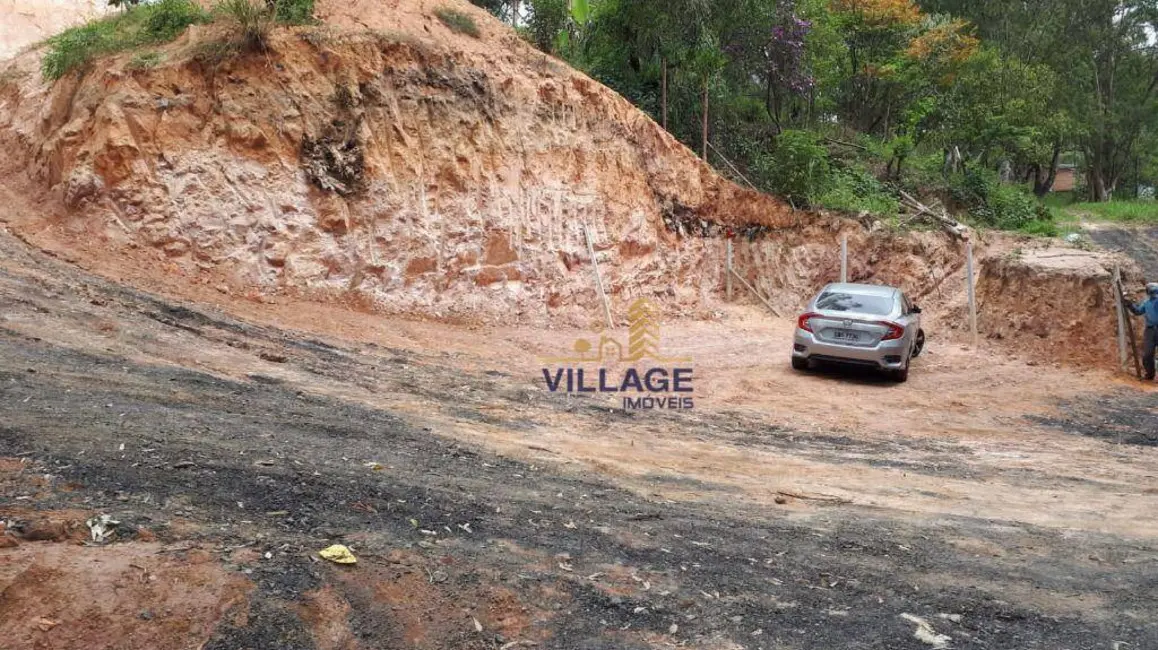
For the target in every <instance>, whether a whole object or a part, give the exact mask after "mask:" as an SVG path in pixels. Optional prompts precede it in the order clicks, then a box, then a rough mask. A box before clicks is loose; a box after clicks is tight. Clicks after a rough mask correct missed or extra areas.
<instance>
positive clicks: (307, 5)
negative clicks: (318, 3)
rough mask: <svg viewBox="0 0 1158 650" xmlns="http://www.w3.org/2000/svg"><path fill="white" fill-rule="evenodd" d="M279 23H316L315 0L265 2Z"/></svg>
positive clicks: (268, 0) (266, 0) (275, 0)
mask: <svg viewBox="0 0 1158 650" xmlns="http://www.w3.org/2000/svg"><path fill="white" fill-rule="evenodd" d="M265 3H266V5H267V6H268V7H269V8H270V10H271V11H273V15H274V17H275V18H276V19H277V22H279V23H282V24H283V25H308V24H310V23H312V22H314V0H265Z"/></svg>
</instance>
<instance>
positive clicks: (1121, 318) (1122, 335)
mask: <svg viewBox="0 0 1158 650" xmlns="http://www.w3.org/2000/svg"><path fill="white" fill-rule="evenodd" d="M1120 286H1122V269H1121V268H1119V267H1117V266H1115V267H1114V276H1113V278H1112V281H1111V286H1110V292H1111V293H1118V287H1120ZM1114 307H1115V308H1116V309H1115V310H1114V311H1115V312H1116V315H1117V317H1118V368H1119V369H1125V368H1126V362H1127V361H1128V358H1127V357H1128V356H1129V352H1127V351H1126V308H1125V307H1123V306H1122V300H1121V297H1120V294H1119V298H1118V299H1117V300H1115V301H1114Z"/></svg>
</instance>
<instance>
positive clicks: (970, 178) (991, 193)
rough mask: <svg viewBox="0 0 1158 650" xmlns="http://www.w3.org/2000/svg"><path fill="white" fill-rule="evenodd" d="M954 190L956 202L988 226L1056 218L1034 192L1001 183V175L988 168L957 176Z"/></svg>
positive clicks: (1016, 226) (1014, 225)
mask: <svg viewBox="0 0 1158 650" xmlns="http://www.w3.org/2000/svg"><path fill="white" fill-rule="evenodd" d="M950 191H951V194H952V198H953V200H954V201H956V202H958V203H960V204H961V205H964V206H965V207H966V208H968V210H969V215H970V216H971V217H972V218H973V219H975V220H976V221H977V222H978V223H981V224H983V225H986V226H990V227H994V228H1002V229H1007V230H1018V229H1021V228H1024V227H1026V226H1027V225H1028V224H1030V223H1032V222H1034V221H1047V222H1048V221H1053V215H1052V214H1051V213H1050V211H1049V209H1048V208H1046V207H1045V206H1043V205H1042V204H1041V203H1039V202H1038V201H1037V200H1036V199H1035V198H1034V197H1033V195H1031V194H1030V193H1029V192H1027V191H1026V190H1024V189H1022V188H1020V187H1018V186H1016V185H1009V184H1005V183H1001V182H999V181H998V179H997V175H996V174H995V173H992V172H989V171H987V170H970V171H968V172H966V173H965V174H961V175H959V176H957V177H955V178H954V179H953V180H952V182H951V183H950Z"/></svg>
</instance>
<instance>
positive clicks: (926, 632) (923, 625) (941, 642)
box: [901, 613, 953, 648]
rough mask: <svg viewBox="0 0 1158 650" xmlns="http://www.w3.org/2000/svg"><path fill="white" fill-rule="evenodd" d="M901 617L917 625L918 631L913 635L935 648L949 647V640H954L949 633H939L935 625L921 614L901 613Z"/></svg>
mask: <svg viewBox="0 0 1158 650" xmlns="http://www.w3.org/2000/svg"><path fill="white" fill-rule="evenodd" d="M901 618H903V619H905V620H906V621H908V622H910V623H912V624H914V625H916V626H917V629H916V631H914V632H913V636H914V637H916V638H917V640H918V641H920V642H922V643H927V644H929V645H931V646H933V647H934V648H948V647H949V642H950V641H952V640H953V638H952V637H950V636H949V635H947V634H939V633H938V632H937V630H935V629H933V626H932V625H930V624H929V621H926V620H925V619H923V618H921V617H920V616H917V615H915V614H908V613H906V614H901Z"/></svg>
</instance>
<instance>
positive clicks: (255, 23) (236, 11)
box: [213, 0, 276, 50]
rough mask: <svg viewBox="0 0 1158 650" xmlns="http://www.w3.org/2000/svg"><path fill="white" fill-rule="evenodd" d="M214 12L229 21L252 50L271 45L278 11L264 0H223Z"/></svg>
mask: <svg viewBox="0 0 1158 650" xmlns="http://www.w3.org/2000/svg"><path fill="white" fill-rule="evenodd" d="M213 13H214V14H216V15H217V16H219V17H220V18H221V19H223V20H224V21H225V22H227V23H229V24H230V26H231V27H232V28H233V30H234V31H235V32H236V33H237V36H238V38H239V39H240V40H241V42H242V43H243V44H244V45H245V47H247V48H249V49H251V50H264V49H266V48H267V47H268V46H269V34H270V32H272V31H273V27H274V21H275V15H276V12H275V10H274V9H272V8H270V6H269V5H268V4H266V3H265V2H264V1H262V0H221V1H220V2H218V3H217V4H216V5H214V6H213Z"/></svg>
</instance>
